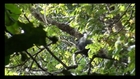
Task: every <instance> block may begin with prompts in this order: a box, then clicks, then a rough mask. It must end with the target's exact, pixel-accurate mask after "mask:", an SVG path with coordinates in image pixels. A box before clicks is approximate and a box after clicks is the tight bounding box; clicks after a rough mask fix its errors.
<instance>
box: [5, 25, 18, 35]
mask: <svg viewBox="0 0 140 79" xmlns="http://www.w3.org/2000/svg"><path fill="white" fill-rule="evenodd" d="M6 29H7V30H8V31H9V32H10V33H12V34H20V33H21V30H20V28H19V26H18V25H17V23H14V24H13V25H11V26H7V27H6Z"/></svg>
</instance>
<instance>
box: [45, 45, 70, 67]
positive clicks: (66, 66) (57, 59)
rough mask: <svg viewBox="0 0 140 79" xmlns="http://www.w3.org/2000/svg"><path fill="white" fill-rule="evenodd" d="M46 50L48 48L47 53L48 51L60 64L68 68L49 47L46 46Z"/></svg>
mask: <svg viewBox="0 0 140 79" xmlns="http://www.w3.org/2000/svg"><path fill="white" fill-rule="evenodd" d="M44 48H46V49H47V51H48V52H49V53H50V54H51V55H52V56H53V57H54V58H55V59H56V60H57V61H58V62H60V63H61V64H62V65H63V66H64V67H65V68H66V69H67V68H68V67H67V66H66V65H65V64H64V63H63V62H62V61H61V60H60V59H59V58H57V57H56V56H55V55H54V54H53V53H52V51H51V50H50V49H49V48H48V47H47V46H44Z"/></svg>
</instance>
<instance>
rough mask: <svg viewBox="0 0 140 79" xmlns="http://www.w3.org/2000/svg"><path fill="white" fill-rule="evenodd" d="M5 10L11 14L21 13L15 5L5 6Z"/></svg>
mask: <svg viewBox="0 0 140 79" xmlns="http://www.w3.org/2000/svg"><path fill="white" fill-rule="evenodd" d="M5 8H6V9H8V10H10V11H11V12H12V13H16V14H20V13H21V11H20V9H19V8H18V7H17V6H16V5H15V4H5Z"/></svg>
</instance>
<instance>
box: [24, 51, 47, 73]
mask: <svg viewBox="0 0 140 79" xmlns="http://www.w3.org/2000/svg"><path fill="white" fill-rule="evenodd" d="M25 52H26V53H27V54H28V55H29V56H30V58H31V59H32V60H33V61H34V62H35V63H36V64H37V66H38V67H39V68H40V69H42V70H43V71H47V70H46V69H43V68H42V67H41V66H40V65H39V63H38V62H37V61H36V59H34V57H33V56H32V55H31V54H30V53H28V52H27V51H25Z"/></svg>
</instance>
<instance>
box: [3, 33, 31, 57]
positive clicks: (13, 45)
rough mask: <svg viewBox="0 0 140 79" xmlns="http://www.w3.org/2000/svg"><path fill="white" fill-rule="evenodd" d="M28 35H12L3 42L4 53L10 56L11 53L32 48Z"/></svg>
mask: <svg viewBox="0 0 140 79" xmlns="http://www.w3.org/2000/svg"><path fill="white" fill-rule="evenodd" d="M29 40H30V38H29V37H28V34H18V35H13V36H12V37H11V38H9V39H8V40H7V42H5V53H6V55H10V54H12V53H13V52H21V51H25V50H27V49H28V48H30V47H32V46H33V42H31V41H29Z"/></svg>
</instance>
